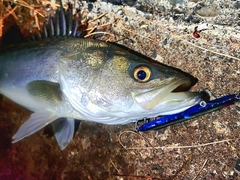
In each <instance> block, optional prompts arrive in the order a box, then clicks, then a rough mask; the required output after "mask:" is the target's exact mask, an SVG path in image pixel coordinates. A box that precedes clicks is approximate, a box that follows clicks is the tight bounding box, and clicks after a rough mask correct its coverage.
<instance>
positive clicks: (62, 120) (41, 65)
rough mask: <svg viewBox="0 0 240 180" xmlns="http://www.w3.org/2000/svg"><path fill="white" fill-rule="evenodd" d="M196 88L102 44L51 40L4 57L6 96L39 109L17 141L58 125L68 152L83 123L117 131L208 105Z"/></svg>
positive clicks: (0, 77)
mask: <svg viewBox="0 0 240 180" xmlns="http://www.w3.org/2000/svg"><path fill="white" fill-rule="evenodd" d="M61 8H62V6H61ZM57 13H58V14H59V13H60V15H59V17H62V19H61V18H57V19H61V20H60V21H61V23H62V24H60V25H59V23H58V25H57V27H56V29H58V30H59V28H60V27H63V29H60V31H62V32H64V33H63V34H62V35H64V34H70V33H69V32H70V31H71V29H72V28H71V27H70V28H66V24H65V22H66V19H65V17H67V16H64V15H63V10H61V11H58V12H57ZM70 14H71V13H70ZM70 19H71V17H70ZM50 23H52V21H50ZM68 24H70V23H68ZM74 24H76V23H74ZM50 27H53V26H52V24H51V25H50ZM53 29H54V28H52V32H51V34H52V35H53V34H54V32H53V31H54V30H53ZM73 29H76V28H73ZM45 32H47V31H45ZM72 34H76V31H73V32H72ZM55 35H57V36H58V34H55ZM191 85H192V82H191V79H190V78H189V77H188V76H186V75H185V73H183V72H181V71H179V70H176V69H175V68H171V67H168V66H166V65H163V64H160V63H158V62H156V61H154V60H152V59H150V58H148V57H146V56H143V55H140V54H138V53H136V52H134V51H131V50H128V49H127V48H124V47H122V46H119V45H116V44H112V43H106V42H102V41H97V40H89V39H80V38H75V37H59V38H46V39H44V40H42V41H35V42H28V43H25V44H22V45H21V46H15V47H12V48H8V49H6V50H1V51H0V93H1V94H3V95H4V96H6V97H8V98H9V99H11V100H12V101H14V102H16V103H18V104H19V105H21V106H24V107H25V108H27V109H29V110H31V111H33V114H32V115H31V116H30V118H29V119H28V120H27V121H26V122H25V123H24V124H23V125H22V126H21V127H20V129H19V130H18V131H17V133H16V134H15V135H14V136H13V142H17V141H19V140H21V139H23V138H25V137H27V136H29V135H31V134H33V133H35V132H36V131H38V130H40V129H41V128H43V127H45V126H46V125H48V124H50V123H51V124H52V126H53V130H54V132H55V137H56V139H57V142H58V144H59V145H60V148H61V149H64V148H65V147H66V146H67V145H68V143H69V142H70V141H71V140H72V138H73V134H74V122H75V120H86V121H93V122H98V123H103V124H109V125H117V124H126V123H130V122H136V121H138V120H141V119H144V118H151V117H156V116H160V115H170V114H175V113H179V112H182V111H184V110H186V109H188V108H189V107H192V106H194V105H196V104H198V103H199V102H200V101H201V100H202V93H199V92H188V91H186V90H188V89H189V87H190V86H191Z"/></svg>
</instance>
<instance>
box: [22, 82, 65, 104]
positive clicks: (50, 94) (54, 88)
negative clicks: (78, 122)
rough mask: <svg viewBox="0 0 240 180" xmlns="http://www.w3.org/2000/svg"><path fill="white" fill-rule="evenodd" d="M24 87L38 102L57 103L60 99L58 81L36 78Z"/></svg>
mask: <svg viewBox="0 0 240 180" xmlns="http://www.w3.org/2000/svg"><path fill="white" fill-rule="evenodd" d="M26 89H27V91H28V92H29V94H30V95H31V96H33V97H34V98H35V99H37V100H38V101H40V102H43V103H47V104H49V105H58V104H59V103H60V102H61V101H62V91H61V88H60V84H58V83H54V82H50V81H45V80H36V81H32V82H30V83H28V84H27V86H26Z"/></svg>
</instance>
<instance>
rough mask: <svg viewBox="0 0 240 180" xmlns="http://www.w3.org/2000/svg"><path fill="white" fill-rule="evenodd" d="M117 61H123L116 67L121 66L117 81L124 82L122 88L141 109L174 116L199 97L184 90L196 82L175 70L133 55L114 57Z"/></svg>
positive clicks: (198, 94)
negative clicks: (124, 88) (173, 114)
mask: <svg viewBox="0 0 240 180" xmlns="http://www.w3.org/2000/svg"><path fill="white" fill-rule="evenodd" d="M135 54H136V55H135ZM118 58H119V59H121V61H122V62H125V63H121V65H120V63H118V64H117V65H116V66H122V65H123V64H125V67H122V68H121V69H122V71H121V73H119V74H118V79H121V80H119V81H122V82H124V83H123V86H125V87H126V89H127V90H128V91H129V92H130V93H131V96H132V99H133V101H134V104H135V105H138V106H139V107H141V108H142V109H144V110H147V111H151V110H155V111H158V112H159V113H162V114H169V113H173V111H174V113H175V112H178V111H182V110H183V109H186V108H188V107H191V106H193V105H195V104H196V103H198V102H199V101H200V100H201V98H202V94H201V93H199V92H189V91H187V90H188V89H190V88H191V86H192V85H193V84H194V83H195V81H196V79H195V78H193V77H192V76H190V75H189V74H187V73H184V72H182V71H181V70H179V69H176V68H173V67H169V66H166V65H164V64H161V63H158V62H156V61H154V60H152V59H150V58H147V57H145V56H144V57H142V56H141V55H139V54H137V53H134V52H133V53H131V54H122V55H120V56H116V59H118ZM123 59H124V60H123ZM117 61H120V60H116V62H117Z"/></svg>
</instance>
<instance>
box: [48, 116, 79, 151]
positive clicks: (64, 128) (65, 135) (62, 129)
mask: <svg viewBox="0 0 240 180" xmlns="http://www.w3.org/2000/svg"><path fill="white" fill-rule="evenodd" d="M74 121H75V120H74V119H67V118H59V119H57V120H56V121H54V122H52V127H53V131H54V134H55V137H56V140H57V142H58V145H59V146H60V148H61V150H63V149H65V148H66V147H67V145H68V144H69V143H70V141H71V140H72V139H73V135H74V131H75V128H74V123H75V122H74Z"/></svg>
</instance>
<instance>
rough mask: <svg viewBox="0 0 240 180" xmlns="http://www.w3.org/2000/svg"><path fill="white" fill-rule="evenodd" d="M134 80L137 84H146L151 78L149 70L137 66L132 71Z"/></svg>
mask: <svg viewBox="0 0 240 180" xmlns="http://www.w3.org/2000/svg"><path fill="white" fill-rule="evenodd" d="M133 75H134V78H135V79H136V80H137V81H139V82H147V81H148V80H149V78H150V76H151V70H150V69H149V68H148V67H147V66H139V67H137V68H135V69H134V73H133Z"/></svg>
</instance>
